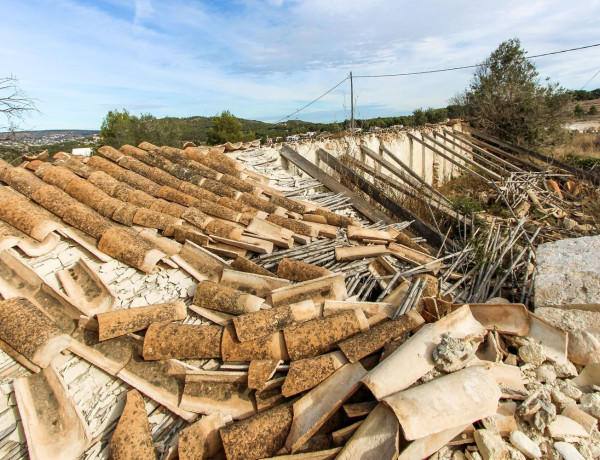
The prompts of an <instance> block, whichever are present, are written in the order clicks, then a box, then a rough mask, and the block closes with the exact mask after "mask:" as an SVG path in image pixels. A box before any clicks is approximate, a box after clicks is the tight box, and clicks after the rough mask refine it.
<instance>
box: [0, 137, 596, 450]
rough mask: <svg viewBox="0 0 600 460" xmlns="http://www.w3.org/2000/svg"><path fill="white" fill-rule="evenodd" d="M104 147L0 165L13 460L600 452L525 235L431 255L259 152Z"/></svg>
mask: <svg viewBox="0 0 600 460" xmlns="http://www.w3.org/2000/svg"><path fill="white" fill-rule="evenodd" d="M240 147H247V149H244V150H241V151H240V150H238V149H239V148H240ZM99 151H100V153H101V156H94V157H91V158H90V159H89V160H88V161H87V162H85V163H84V162H82V161H79V160H76V159H73V158H70V157H68V156H65V155H59V156H58V159H55V161H54V163H47V162H43V161H40V160H39V159H30V161H28V162H25V163H23V164H22V165H21V167H16V168H15V167H12V166H10V165H8V164H5V163H2V164H0V180H1V181H2V182H3V183H5V184H6V186H3V187H2V188H1V189H0V219H1V220H0V295H1V296H2V298H3V299H4V300H1V301H0V349H1V350H2V355H0V358H2V360H1V361H0V373H1V376H2V386H1V389H2V395H3V400H2V401H3V403H2V406H0V414H3V415H2V417H3V418H4V417H6V420H7V422H5V423H2V424H0V453H2V454H3V455H5V457H6V458H21V457H24V456H26V455H29V457H30V458H33V459H36V458H40V459H41V458H44V459H46V458H61V459H62V458H65V459H68V458H107V457H110V458H115V459H126V458H127V459H128V458H161V459H163V458H165V459H167V458H180V459H208V458H227V459H262V458H265V459H266V458H282V459H283V458H296V459H330V458H331V459H332V458H341V459H345V458H364V459H367V458H382V459H386V458H390V459H395V458H400V459H419V458H429V457H431V458H435V459H463V458H467V459H480V458H481V459H484V460H488V459H505V458H506V459H508V458H512V459H522V458H554V459H559V458H565V459H578V458H586V459H587V458H590V459H594V458H600V433H599V431H598V419H599V418H600V409H599V408H600V361H598V359H597V357H598V354H596V353H595V351H594V349H593V346H592V345H593V344H594V343H595V342H593V340H597V339H596V335H597V334H599V333H600V328H598V329H595V328H596V327H597V326H598V324H600V320H599V319H598V316H599V315H600V313H599V312H598V307H597V305H598V302H597V299H596V303H594V293H593V292H592V293H588V294H590V296H588V297H585V300H582V301H581V302H579V301H578V302H572V303H571V307H574V308H573V309H570V310H565V305H556V304H553V305H552V306H549V305H542V304H538V303H536V310H535V313H532V312H531V311H529V309H528V308H527V307H526V304H528V303H529V300H530V299H531V298H533V294H532V291H533V285H534V283H538V284H537V285H536V291H535V299H536V302H537V299H538V298H544V295H543V292H542V291H543V289H544V283H546V284H545V285H546V286H547V285H548V283H547V281H544V280H545V278H544V276H543V273H538V277H537V278H535V279H532V278H533V277H531V276H527V277H526V278H521V279H520V280H519V283H520V284H518V286H519V289H518V290H516V291H515V289H514V286H515V284H511V283H505V281H507V277H508V276H510V275H507V273H509V272H511V271H512V270H513V269H517V268H520V269H524V271H525V272H527V273H529V272H530V265H531V264H532V263H533V261H534V260H535V253H534V250H533V245H532V241H531V239H533V240H535V238H536V235H537V233H535V232H534V233H533V234H532V233H531V232H530V230H529V229H528V228H526V227H527V225H526V223H527V221H526V219H521V220H519V221H516V222H515V225H513V226H512V227H507V226H495V225H491V226H490V227H489V228H488V229H487V230H486V231H487V232H488V233H487V234H486V235H480V236H477V235H476V231H475V230H473V231H472V232H471V235H470V237H469V238H467V237H466V236H465V239H464V241H463V243H464V244H463V246H462V247H456V246H453V245H451V244H450V242H448V244H447V245H444V247H442V248H438V249H437V250H436V249H434V248H432V247H431V246H430V245H429V244H428V243H427V241H426V240H425V239H424V238H421V237H418V236H417V237H415V236H414V235H413V234H410V233H408V231H407V229H408V227H409V225H410V222H397V223H394V224H386V223H382V222H375V223H368V222H366V221H364V220H361V218H360V216H359V215H357V214H356V213H355V212H354V211H353V210H352V209H351V208H350V203H349V202H348V199H347V198H346V197H343V196H340V195H336V194H335V193H331V192H325V191H322V188H321V185H320V184H319V182H317V181H315V180H314V179H312V178H308V179H307V178H305V179H299V178H297V177H296V178H294V177H293V176H290V175H289V174H288V173H284V172H283V171H281V170H280V169H277V168H278V166H277V164H276V161H275V162H274V161H271V158H270V157H269V155H268V154H265V153H264V152H262V151H261V150H260V149H255V148H253V146H242V145H226V146H221V147H218V148H208V147H196V146H193V145H187V146H186V148H185V149H175V148H172V147H158V146H154V145H152V144H148V143H141V144H140V145H139V146H138V147H134V146H129V145H125V146H122V147H121V149H120V150H116V149H113V148H110V147H102V148H101V149H100V150H99ZM226 151H229V152H233V153H230V154H229V155H227V154H226ZM233 157H236V158H237V160H238V161H236V160H234V159H233ZM260 166H263V168H262V169H261V171H262V172H263V173H267V172H268V171H267V169H270V170H271V171H270V172H271V173H272V174H267V175H268V176H271V177H272V178H273V180H271V179H269V178H268V177H267V176H266V175H264V174H259V173H257V172H255V169H257V167H260ZM264 166H267V168H265V167H264ZM308 191H311V192H310V193H308ZM303 192H306V194H305V193H303ZM299 194H302V195H305V196H304V197H303V198H304V200H300V199H298V196H299ZM67 242H68V243H67ZM594 244H595V240H594ZM65 245H66V246H65ZM582 246H584V247H587V248H590V247H594V246H593V244H585V243H584V244H582ZM74 249H76V250H74ZM482 252H485V253H486V256H485V257H483V258H482V257H481V254H482ZM67 253H68V254H67ZM541 258H542V260H547V259H544V257H543V251H542V257H541ZM53 264H56V265H53ZM511 265H512V266H511ZM109 266H110V267H109ZM107 267H108V268H107ZM55 272H56V276H55ZM505 275H506V276H505ZM564 276H569V275H568V274H565V275H564ZM594 279H595V278H594ZM586 282H587V281H586ZM539 283H541V284H539ZM584 284H585V283H584ZM507 285H508V286H510V287H509V288H507V287H506V286H507ZM574 285H575V286H578V285H577V284H576V283H574ZM538 286H539V287H538ZM503 297H510V298H511V299H513V300H518V299H519V297H521V299H522V301H521V302H517V301H515V302H512V303H511V302H509V301H507V300H505V299H504V298H503ZM546 297H549V296H546ZM569 299H571V298H569ZM571 300H572V299H571ZM557 311H558V312H557ZM560 312H569V314H570V315H571V316H570V318H571V320H569V321H567V320H565V318H567V316H566V315H565V314H562V313H560ZM586 334H587V335H586ZM588 336H589V337H588ZM598 343H600V342H598ZM590 344H592V345H590ZM590 346H592V349H591V350H590ZM582 348H583V349H584V351H582ZM8 357H10V358H8ZM17 363H18V364H17ZM5 408H6V409H5ZM15 414H17V415H18V417H17V416H16V415H15ZM13 420H14V422H13ZM21 429H22V432H20V430H21ZM23 438H24V439H23ZM25 440H26V445H25V442H24V441H25ZM19 441H21V442H19Z"/></svg>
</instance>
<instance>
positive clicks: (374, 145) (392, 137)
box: [273, 124, 465, 186]
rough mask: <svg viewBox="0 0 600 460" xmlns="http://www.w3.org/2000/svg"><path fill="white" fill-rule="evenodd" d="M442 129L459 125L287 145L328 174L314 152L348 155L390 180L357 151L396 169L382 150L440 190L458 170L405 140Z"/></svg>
mask: <svg viewBox="0 0 600 460" xmlns="http://www.w3.org/2000/svg"><path fill="white" fill-rule="evenodd" d="M443 128H445V129H448V130H454V131H461V127H460V125H459V124H457V125H453V126H451V127H448V126H445V125H443V126H442V125H440V126H435V127H427V128H418V129H417V128H413V129H406V130H403V131H394V132H385V133H382V134H379V133H372V134H363V135H361V136H344V137H340V138H338V139H326V140H307V141H303V142H294V143H289V144H287V145H289V146H290V147H291V148H293V149H294V150H295V151H297V152H298V153H299V154H300V155H302V156H303V157H305V158H306V159H308V160H309V161H311V162H312V163H314V164H316V165H317V166H318V167H319V168H321V169H323V170H324V171H326V172H327V173H329V174H332V173H333V171H332V170H331V169H330V168H329V167H328V166H327V165H326V164H324V163H323V162H322V161H320V160H319V159H318V157H317V150H318V149H320V148H323V149H325V150H327V151H329V152H330V153H332V154H333V155H335V156H336V157H338V158H339V157H341V156H342V155H344V154H350V155H352V156H353V157H354V158H356V159H358V160H359V161H361V162H363V163H365V164H366V165H368V166H370V167H372V168H374V169H375V170H377V171H378V172H381V173H382V174H384V175H388V176H390V177H394V175H393V174H392V173H391V172H390V171H388V170H387V169H386V168H382V167H381V165H379V163H376V162H375V161H374V160H372V159H371V158H369V157H368V156H366V155H365V154H364V153H363V152H362V151H361V149H360V145H365V146H366V147H368V148H370V149H371V150H373V151H374V152H377V153H378V154H379V155H380V156H381V157H382V158H383V159H385V160H388V161H390V162H391V163H392V164H394V165H396V166H397V164H396V162H395V161H394V160H393V159H392V158H391V157H390V155H389V154H388V153H387V152H384V151H383V149H382V147H383V146H385V147H386V148H387V149H388V150H389V151H390V152H392V153H393V154H394V156H396V157H397V158H399V159H400V160H401V161H402V162H403V163H404V164H406V165H408V166H409V167H410V168H411V169H412V170H413V171H414V172H416V173H417V174H418V175H419V176H420V177H421V178H423V179H424V180H425V181H426V182H427V183H428V184H429V185H433V186H440V185H442V184H443V183H444V182H445V181H447V180H448V179H450V178H452V177H456V176H458V175H459V174H460V168H459V167H458V166H456V165H453V164H452V163H451V162H450V161H448V160H447V159H445V158H443V157H442V156H441V155H438V154H437V153H435V152H434V151H433V150H432V149H431V148H428V147H427V146H424V145H423V144H421V143H420V142H418V141H414V140H413V139H411V138H410V137H409V136H408V133H410V134H412V135H413V136H415V137H417V138H419V139H423V133H426V134H429V135H432V133H433V132H434V131H437V132H439V133H442V129H443ZM436 139H437V140H438V141H439V142H442V143H443V144H444V145H447V146H448V147H450V148H453V149H455V150H458V149H457V147H453V146H452V145H451V144H450V143H449V142H447V141H446V140H445V139H444V138H443V137H440V136H438V137H436ZM455 142H456V141H455ZM427 143H428V144H431V142H429V141H427ZM277 148H278V146H274V147H273V149H277ZM433 148H435V149H438V150H440V151H441V152H442V153H444V154H447V155H450V156H451V157H452V158H454V159H455V160H456V161H458V162H459V163H461V164H462V163H464V162H463V161H462V160H461V159H460V158H458V157H456V156H455V155H452V154H451V153H449V152H448V151H446V150H444V149H442V148H441V147H438V146H433ZM458 152H459V153H461V154H464V153H465V152H464V151H461V150H458ZM281 162H282V166H283V167H284V168H285V169H288V170H290V171H292V172H297V168H296V167H295V166H294V165H290V164H289V163H288V162H287V160H285V159H284V158H282V159H281ZM332 175H334V174H332ZM334 176H335V175H334ZM366 177H367V178H370V177H371V176H369V175H366Z"/></svg>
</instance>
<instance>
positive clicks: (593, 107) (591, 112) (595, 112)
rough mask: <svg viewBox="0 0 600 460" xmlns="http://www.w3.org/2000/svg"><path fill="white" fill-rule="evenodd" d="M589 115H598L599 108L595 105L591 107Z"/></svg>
mask: <svg viewBox="0 0 600 460" xmlns="http://www.w3.org/2000/svg"><path fill="white" fill-rule="evenodd" d="M588 115H598V109H597V108H596V106H595V105H593V106H591V107H590V110H588Z"/></svg>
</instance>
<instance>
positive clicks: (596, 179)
mask: <svg viewBox="0 0 600 460" xmlns="http://www.w3.org/2000/svg"><path fill="white" fill-rule="evenodd" d="M465 129H466V130H467V131H468V132H469V133H470V134H472V135H473V136H477V137H479V138H481V139H484V140H486V141H488V142H492V143H493V144H496V145H499V146H500V147H504V148H505V149H509V150H512V151H513V152H516V153H520V154H521V155H526V156H529V157H533V158H537V159H538V160H541V161H543V162H544V163H547V164H548V165H549V166H554V167H557V168H560V169H564V170H565V171H568V172H570V173H572V174H574V175H575V176H577V177H583V178H585V179H588V180H589V181H591V182H593V183H594V184H596V185H600V175H598V174H594V173H593V172H591V171H586V170H585V169H580V168H576V167H575V166H571V165H568V164H566V163H563V162H562V161H558V160H556V159H555V158H551V157H547V156H546V155H542V154H541V153H538V152H534V151H533V150H529V149H526V148H523V147H519V146H518V145H515V144H512V143H510V142H506V141H503V140H502V139H499V138H497V137H496V136H492V135H490V134H487V133H484V132H483V131H479V130H478V129H475V128H471V127H470V126H465Z"/></svg>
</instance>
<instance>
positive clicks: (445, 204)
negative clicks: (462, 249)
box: [351, 160, 471, 225]
mask: <svg viewBox="0 0 600 460" xmlns="http://www.w3.org/2000/svg"><path fill="white" fill-rule="evenodd" d="M351 163H352V166H356V167H357V168H360V169H362V170H363V171H365V172H366V173H367V174H369V175H371V176H373V177H374V178H376V179H378V180H380V181H382V182H384V183H385V184H387V185H389V186H390V187H392V188H394V189H396V190H398V191H399V192H401V193H404V194H406V195H408V196H411V197H413V198H415V199H417V200H428V201H427V203H429V205H430V206H431V207H432V208H434V209H436V210H437V211H439V212H441V213H442V214H444V215H445V216H447V217H450V218H452V219H454V220H457V221H459V222H460V223H461V225H462V224H463V223H464V220H465V219H464V217H463V216H462V215H460V214H459V213H457V212H456V211H454V210H453V209H452V208H451V207H450V206H449V203H450V202H449V201H448V199H447V198H445V197H444V196H443V195H441V194H438V195H436V196H434V197H431V196H426V197H424V196H423V195H422V194H421V192H422V191H423V189H421V188H418V187H419V186H418V185H417V186H416V187H409V186H407V185H405V184H403V183H401V182H398V181H397V180H395V179H393V178H392V177H390V176H386V175H384V174H381V173H378V172H377V171H376V170H375V169H374V168H372V167H371V166H368V165H366V164H365V163H360V162H359V161H358V160H351ZM439 197H441V198H443V200H440V198H439ZM467 225H471V222H470V221H468V220H467Z"/></svg>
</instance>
